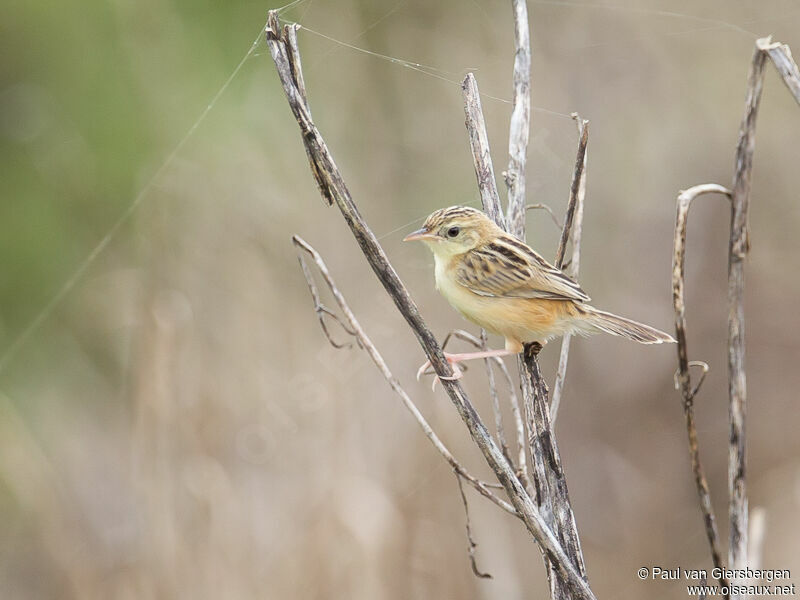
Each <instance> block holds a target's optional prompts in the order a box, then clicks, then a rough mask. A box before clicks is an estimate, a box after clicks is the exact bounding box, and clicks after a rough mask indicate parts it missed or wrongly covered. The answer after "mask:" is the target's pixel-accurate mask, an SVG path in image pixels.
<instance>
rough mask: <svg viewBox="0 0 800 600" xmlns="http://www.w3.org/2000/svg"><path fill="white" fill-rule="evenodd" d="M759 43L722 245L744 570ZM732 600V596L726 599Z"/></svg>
mask: <svg viewBox="0 0 800 600" xmlns="http://www.w3.org/2000/svg"><path fill="white" fill-rule="evenodd" d="M764 42H765V40H759V41H758V42H756V50H755V52H754V54H753V61H752V63H751V65H750V73H749V74H748V79H747V98H746V101H745V112H744V116H743V117H742V124H741V127H740V128H739V142H738V144H737V147H736V172H735V175H734V178H733V195H732V205H733V206H732V214H731V234H730V243H729V246H728V396H729V404H728V410H729V419H730V430H729V452H728V494H729V495H728V518H729V520H730V537H729V539H728V566H730V568H732V569H743V568H745V567H747V489H746V479H745V477H746V470H745V469H746V464H747V455H746V444H745V415H746V410H747V389H746V380H745V367H744V359H745V351H744V305H743V297H744V259H745V257H746V256H747V252H748V250H749V247H750V235H749V226H748V210H749V206H750V183H751V181H750V178H751V173H752V169H753V151H754V149H755V127H756V117H757V115H758V105H759V101H760V100H761V90H762V87H763V84H764V64H765V63H766V59H767V54H766V53H765V52H763V51H762V50H761V49H760V47H759V46H760V45H762V43H764ZM732 597H738V596H732Z"/></svg>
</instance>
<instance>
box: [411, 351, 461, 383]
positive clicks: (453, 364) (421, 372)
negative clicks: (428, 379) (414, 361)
mask: <svg viewBox="0 0 800 600" xmlns="http://www.w3.org/2000/svg"><path fill="white" fill-rule="evenodd" d="M444 356H445V358H446V359H447V362H448V363H449V364H450V366H451V367H452V368H453V374H452V375H449V376H447V375H438V374H437V373H435V372H431V373H432V374H433V375H436V377H434V378H433V383H432V384H431V391H433V390H435V389H436V382H437V381H438V380H439V379H443V380H444V381H456V380H457V379H461V378H462V377H463V376H464V371H462V370H461V368H460V367H459V366H458V363H457V361H455V360H453V359H452V358H451V357H450V356H448V354H447V353H446V352H445V355H444ZM430 366H431V361H429V360H426V361H425V363H424V364H423V365H422V366H421V367H420V368H419V369H418V370H417V381H419V380H420V377H422V376H423V375H425V371H427V370H428V367H430Z"/></svg>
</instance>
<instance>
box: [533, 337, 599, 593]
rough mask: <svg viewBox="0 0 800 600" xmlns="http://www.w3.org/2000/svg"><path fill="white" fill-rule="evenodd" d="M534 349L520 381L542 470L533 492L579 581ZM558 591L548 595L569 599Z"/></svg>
mask: <svg viewBox="0 0 800 600" xmlns="http://www.w3.org/2000/svg"><path fill="white" fill-rule="evenodd" d="M537 346H538V345H529V346H528V347H526V349H525V355H524V362H525V366H526V369H527V371H528V377H523V378H522V380H523V388H522V389H523V395H524V396H525V405H526V406H530V407H531V408H532V417H533V418H532V423H533V425H532V426H531V427H530V429H529V435H530V436H531V440H530V448H531V452H533V454H534V457H533V464H534V465H535V467H536V468H537V469H539V468H541V470H542V472H541V473H537V476H536V477H535V480H536V486H537V491H539V492H541V493H542V494H543V495H544V496H545V498H543V497H542V496H540V502H543V501H544V503H545V504H546V506H547V510H548V511H551V518H552V524H551V527H552V528H553V529H554V531H556V532H557V533H558V536H559V542H560V543H561V545H562V546H563V547H564V550H565V551H566V553H567V555H568V556H569V557H570V560H571V561H572V563H573V564H574V565H575V567H576V568H577V569H578V571H579V572H580V574H581V577H583V578H586V567H585V565H584V562H583V553H582V551H581V545H580V540H579V538H578V530H577V525H576V523H575V516H574V514H573V512H572V505H571V503H570V500H569V490H568V489H567V480H566V477H565V475H564V470H563V467H562V464H561V455H560V453H559V451H558V444H557V443H556V438H555V434H554V433H553V424H552V421H551V420H550V406H549V404H548V394H547V384H546V383H545V382H544V379H543V378H542V374H541V372H540V371H539V363H538V361H537V360H536V354H537V353H538V349H537ZM539 349H540V347H539ZM529 384H532V386H531V385H529ZM529 423H531V421H529ZM561 583H563V582H561ZM551 586H554V589H555V590H556V591H558V588H559V584H558V583H554V582H553V581H552V578H551ZM560 587H562V589H561V590H560V591H561V593H560V594H558V595H552V594H551V595H552V597H553V598H569V597H570V596H569V595H568V593H565V590H563V586H560Z"/></svg>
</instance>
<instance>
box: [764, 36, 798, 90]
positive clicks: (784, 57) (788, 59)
mask: <svg viewBox="0 0 800 600" xmlns="http://www.w3.org/2000/svg"><path fill="white" fill-rule="evenodd" d="M756 45H757V46H758V49H759V50H761V51H763V52H766V53H767V54H768V55H769V57H770V59H771V60H772V64H774V65H775V68H776V69H778V73H780V75H781V77H782V78H783V82H784V83H785V84H786V87H788V88H789V91H790V92H791V93H792V96H794V99H795V100H797V103H798V104H800V69H798V68H797V63H796V62H794V59H793V58H792V53H791V51H790V50H789V46H787V45H786V44H781V43H780V42H771V41H770V39H769V38H762V39H760V40H758V41H757V42H756Z"/></svg>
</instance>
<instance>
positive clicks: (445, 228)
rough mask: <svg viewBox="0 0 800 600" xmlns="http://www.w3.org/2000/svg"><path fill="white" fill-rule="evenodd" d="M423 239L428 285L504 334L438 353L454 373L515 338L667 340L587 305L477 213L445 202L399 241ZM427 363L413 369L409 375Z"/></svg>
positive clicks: (511, 345) (582, 295) (569, 284)
mask: <svg viewBox="0 0 800 600" xmlns="http://www.w3.org/2000/svg"><path fill="white" fill-rule="evenodd" d="M414 240H419V241H422V242H425V244H426V245H427V246H428V248H430V249H431V251H432V252H433V257H434V261H435V263H436V289H438V290H439V292H440V293H441V294H442V296H444V297H445V299H447V301H448V302H449V303H450V304H451V305H452V306H453V307H454V308H455V309H456V310H457V311H458V312H460V313H461V314H462V315H463V316H464V317H465V318H467V319H468V320H470V321H472V322H473V323H475V324H477V325H479V326H481V327H483V328H484V329H486V330H487V331H490V332H492V333H496V334H499V335H502V336H503V337H504V338H505V349H503V350H488V351H483V352H469V353H465V354H449V353H445V356H446V358H447V361H448V362H449V363H450V364H451V365H453V369H454V373H455V374H454V376H453V377H452V378H451V379H458V378H460V377H461V375H462V373H461V369H459V368H458V363H460V362H463V361H465V360H471V359H476V358H490V357H493V356H508V355H511V354H517V353H519V352H522V350H523V344H525V343H528V342H534V341H538V342H539V343H542V344H544V343H545V342H546V341H547V340H549V339H551V338H554V337H556V336H559V335H564V334H566V333H570V334H578V335H590V334H593V333H600V332H603V333H610V334H611V335H617V336H621V337H624V338H627V339H629V340H633V341H635V342H639V343H642V344H660V343H662V342H675V340H674V339H673V338H672V336H670V335H668V334H666V333H664V332H663V331H659V330H658V329H654V328H653V327H648V326H647V325H643V324H642V323H637V322H636V321H631V320H630V319H626V318H624V317H619V316H617V315H613V314H611V313H608V312H604V311H602V310H598V309H596V308H594V307H592V306H590V305H589V304H587V303H588V302H589V300H590V298H589V296H587V295H586V292H584V291H583V290H582V289H581V288H580V286H579V285H578V284H577V283H576V282H575V281H573V280H572V279H570V278H569V277H568V276H567V275H565V274H564V273H563V272H562V271H561V270H560V269H557V268H556V267H554V266H553V265H551V264H550V263H548V262H547V261H546V260H545V259H544V258H542V257H541V256H540V255H539V254H537V253H536V252H535V251H534V250H533V249H532V248H530V247H529V246H528V245H527V244H525V243H524V242H522V241H520V240H518V239H517V238H516V237H514V236H512V235H510V234H508V233H506V232H505V231H503V230H502V229H501V228H500V227H498V226H497V225H496V224H495V223H494V221H492V220H491V219H490V218H489V217H487V216H486V215H485V214H484V213H482V212H481V211H479V210H477V209H474V208H469V207H466V206H451V207H450V208H443V209H440V210H437V211H436V212H434V213H432V214H431V215H430V216H429V217H428V218H427V219H426V220H425V224H424V225H423V226H422V228H421V229H419V230H417V231H415V232H413V233H411V234H409V235H407V236H406V237H405V238H404V239H403V241H404V242H409V241H414ZM429 366H430V361H428V362H426V363H425V364H424V365H422V367H420V369H419V371H418V372H417V379H419V377H420V376H421V375H422V373H424V372H425V370H426V369H427V368H428V367H429Z"/></svg>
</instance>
